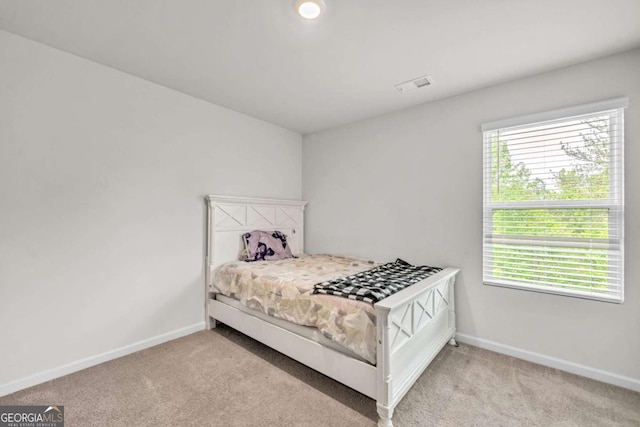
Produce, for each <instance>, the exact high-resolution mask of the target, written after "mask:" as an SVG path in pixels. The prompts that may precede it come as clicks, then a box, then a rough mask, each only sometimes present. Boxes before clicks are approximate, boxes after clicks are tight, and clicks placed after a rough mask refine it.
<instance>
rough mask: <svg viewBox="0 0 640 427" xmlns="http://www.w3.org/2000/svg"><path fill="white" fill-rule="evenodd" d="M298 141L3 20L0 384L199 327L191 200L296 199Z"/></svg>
mask: <svg viewBox="0 0 640 427" xmlns="http://www.w3.org/2000/svg"><path fill="white" fill-rule="evenodd" d="M301 150H302V149H301V136H300V135H299V134H297V133H294V132H291V131H288V130H285V129H282V128H280V127H277V126H273V125H270V124H267V123H265V122H262V121H259V120H256V119H253V118H251V117H248V116H245V115H242V114H239V113H236V112H234V111H230V110H227V109H224V108H222V107H219V106H216V105H212V104H209V103H206V102H204V101H201V100H198V99H195V98H192V97H189V96H186V95H183V94H180V93H178V92H175V91H172V90H169V89H166V88H164V87H160V86H157V85H154V84H152V83H149V82H147V81H144V80H140V79H138V78H135V77H132V76H130V75H127V74H124V73H121V72H119V71H116V70H113V69H110V68H106V67H103V66H101V65H98V64H96V63H93V62H89V61H86V60H83V59H80V58H78V57H75V56H72V55H69V54H66V53H63V52H60V51H57V50H55V49H52V48H49V47H47V46H44V45H41V44H37V43H34V42H31V41H29V40H26V39H23V38H20V37H17V36H14V35H11V34H9V33H6V32H3V31H0V348H1V350H0V391H4V392H5V393H6V392H9V391H12V390H15V389H16V388H20V387H22V386H25V385H29V383H33V382H37V381H38V380H42V379H46V378H47V375H44V376H43V375H40V376H38V374H42V373H43V372H45V373H46V371H47V370H50V369H56V368H59V367H61V366H63V365H67V364H69V363H71V364H73V363H74V362H77V361H78V360H80V359H84V358H92V357H94V356H96V355H101V354H103V353H105V352H110V351H113V350H114V349H121V348H122V347H124V346H128V345H131V344H133V343H138V342H140V341H145V340H149V339H150V338H153V337H157V336H158V335H161V334H166V333H169V334H171V333H172V332H175V331H190V330H193V328H197V327H204V300H203V298H204V277H203V271H204V269H203V268H204V267H203V264H204V262H203V256H204V240H203V239H204V234H203V227H204V200H203V196H204V195H205V194H209V193H214V194H229V195H248V196H258V197H277V198H291V199H297V198H300V195H301ZM91 360H94V361H95V360H97V359H95V358H94V359H91ZM85 364H86V363H85ZM80 365H82V364H80ZM80 365H77V366H80ZM74 366H76V365H74ZM63 371H64V370H63ZM63 371H56V372H58V373H60V372H63ZM54 374H55V373H54ZM31 375H36V377H35V378H34V377H31V379H29V376H31ZM54 376H55V375H54ZM25 378H26V380H25ZM32 380H33V381H32ZM0 394H2V393H0Z"/></svg>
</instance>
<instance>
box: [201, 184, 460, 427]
mask: <svg viewBox="0 0 640 427" xmlns="http://www.w3.org/2000/svg"><path fill="white" fill-rule="evenodd" d="M206 204H207V230H206V240H207V244H206V272H205V273H206V274H205V276H206V291H205V293H206V299H205V300H206V307H205V313H206V324H207V327H208V328H215V326H216V322H221V323H224V324H226V325H228V326H230V327H232V328H234V329H236V330H238V331H240V332H242V333H244V334H246V335H248V336H250V337H252V338H254V339H256V340H258V341H260V342H262V343H264V344H266V345H268V346H269V347H271V348H273V349H275V350H277V351H279V352H281V353H283V354H285V355H287V356H289V357H291V358H293V359H295V360H297V361H299V362H301V363H303V364H305V365H307V366H309V367H311V368H313V369H315V370H317V371H319V372H321V373H323V374H325V375H327V376H329V377H331V378H333V379H335V380H336V381H339V382H341V383H343V384H344V385H346V386H348V387H351V388H353V389H354V390H356V391H358V392H360V393H362V394H364V395H366V396H368V397H370V398H372V399H374V400H376V407H377V412H378V416H379V420H378V425H379V426H381V427H390V426H392V421H391V419H392V416H393V411H394V408H395V407H396V405H397V404H398V403H399V402H400V400H401V399H402V398H403V396H404V395H405V394H406V393H407V391H408V390H409V389H410V388H411V386H412V385H413V384H414V382H415V381H416V380H417V379H418V377H419V376H420V375H421V374H422V372H423V371H424V370H425V369H426V368H427V366H428V365H429V363H431V361H432V360H433V358H434V357H435V356H436V355H437V354H438V352H439V351H440V350H441V349H442V347H444V346H445V345H446V344H447V343H449V344H451V345H457V344H456V342H455V332H456V328H455V305H454V282H455V277H456V274H457V273H458V271H459V270H458V269H457V268H452V267H447V268H444V269H442V270H441V271H439V272H437V273H435V274H433V275H431V276H429V277H428V278H426V279H424V280H422V281H420V282H418V283H416V284H413V285H411V286H409V287H407V288H405V289H403V290H401V291H399V292H397V293H395V294H393V295H391V296H389V297H387V298H384V299H382V300H381V301H379V302H377V303H375V304H373V306H372V308H369V309H368V310H370V311H371V317H373V318H374V319H375V321H374V329H373V331H372V334H370V335H372V336H373V338H372V339H370V341H371V342H372V344H371V343H369V344H367V347H369V348H370V351H369V352H368V353H367V352H366V351H365V352H364V353H363V352H359V351H358V350H357V345H356V346H355V347H354V348H356V349H355V350H354V349H350V348H348V347H344V346H343V345H342V344H340V343H336V342H335V340H331V339H327V338H326V336H325V335H326V334H325V333H324V332H323V333H318V331H317V330H316V329H315V328H314V327H309V326H301V325H297V324H294V323H291V322H288V321H287V320H286V319H281V318H276V317H273V316H270V315H268V314H265V313H264V312H261V311H259V310H255V309H252V308H247V307H245V306H244V305H243V304H242V303H240V302H239V301H236V300H235V299H234V298H233V296H235V295H234V294H233V292H231V291H228V292H226V294H227V295H225V292H223V291H222V290H221V289H218V288H216V287H215V286H214V277H215V273H216V271H219V270H220V269H222V268H227V269H229V268H231V267H230V265H231V266H232V265H233V264H234V263H236V264H238V255H239V254H240V253H241V251H242V248H243V243H242V239H241V236H242V234H244V233H247V232H251V231H253V230H264V231H275V230H278V231H281V232H283V233H284V234H286V235H287V243H288V245H289V247H290V248H291V251H292V253H293V254H294V255H296V256H298V258H297V261H296V262H297V263H298V264H303V265H306V264H304V263H307V262H311V261H312V258H313V257H312V256H307V255H304V254H303V248H304V209H305V206H306V202H303V201H296V200H275V199H256V198H244V197H228V196H213V195H211V196H207V197H206ZM334 261H335V260H334ZM262 262H263V263H264V262H268V263H272V262H273V261H262ZM337 262H342V260H338V261H337ZM361 262H362V263H366V260H361ZM245 264H255V263H245ZM223 265H224V266H223ZM360 267H362V266H359V267H358V268H360ZM218 286H219V285H218ZM230 295H231V297H230ZM317 297H320V296H319V295H318V296H317ZM321 297H325V298H329V299H331V298H333V299H339V300H342V299H343V298H341V297H337V296H325V295H322V296H321ZM345 300H346V299H345ZM358 303H360V304H366V303H363V302H361V301H358ZM340 304H341V303H340ZM264 311H267V310H264ZM284 317H285V318H286V316H284Z"/></svg>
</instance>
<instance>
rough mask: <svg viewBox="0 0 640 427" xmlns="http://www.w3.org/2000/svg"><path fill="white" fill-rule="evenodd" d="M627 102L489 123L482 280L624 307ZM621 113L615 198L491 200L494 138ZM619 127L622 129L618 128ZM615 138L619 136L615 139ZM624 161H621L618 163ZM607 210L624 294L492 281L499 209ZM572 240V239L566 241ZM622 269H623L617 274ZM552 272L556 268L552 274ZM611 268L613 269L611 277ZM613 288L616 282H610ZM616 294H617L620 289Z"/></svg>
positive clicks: (612, 144)
mask: <svg viewBox="0 0 640 427" xmlns="http://www.w3.org/2000/svg"><path fill="white" fill-rule="evenodd" d="M628 103H629V101H628V98H626V97H624V98H615V99H609V100H606V101H601V102H595V103H590V104H583V105H578V106H573V107H569V108H562V109H558V110H552V111H545V112H542V113H536V114H530V115H525V116H519V117H514V118H509V119H505V120H499V121H494V122H489V123H485V124H483V125H482V127H481V129H482V140H483V225H482V227H483V230H482V231H483V233H482V234H483V248H482V274H483V275H482V280H483V284H485V285H489V286H498V287H506V288H513V289H521V290H527V291H534V292H541V293H547V294H555V295H562V296H569V297H575V298H585V299H591V300H597V301H604V302H613V303H623V302H624V109H625V108H627V107H628ZM613 110H615V111H617V114H619V117H618V118H617V120H614V121H612V122H611V123H612V126H611V127H610V128H609V134H610V135H611V136H610V138H609V148H610V169H609V180H610V187H609V188H610V191H615V190H616V189H617V190H618V191H616V192H615V193H614V194H612V195H610V197H609V199H607V200H598V199H577V200H573V199H569V200H537V201H523V200H518V201H511V202H494V201H492V200H491V199H492V196H493V194H492V191H493V190H492V182H493V181H492V179H493V176H492V169H493V168H492V164H493V163H492V162H493V161H494V158H493V150H492V142H491V139H492V137H493V136H492V135H493V133H494V132H496V131H500V130H506V129H509V130H512V129H513V128H517V127H533V126H536V125H542V124H545V123H551V122H554V121H560V120H570V119H571V118H573V117H576V116H582V115H596V114H598V113H604V112H608V111H613ZM616 126H617V127H616ZM613 135H615V137H613ZM616 159H619V160H616ZM614 180H619V186H616V185H613V184H614V183H613V181H614ZM598 207H601V208H607V209H608V212H609V222H608V230H609V235H612V233H611V232H612V230H616V231H618V230H619V232H620V239H619V241H618V240H616V239H613V240H615V241H612V239H610V242H609V243H608V247H611V246H614V247H615V246H616V244H617V245H619V251H620V265H619V267H616V268H615V270H616V273H618V274H619V277H620V290H619V296H618V295H610V294H607V293H602V294H597V293H593V292H586V291H579V290H574V289H564V288H561V287H555V288H554V287H552V286H549V285H543V284H537V285H536V284H531V283H525V282H517V281H507V280H502V281H499V280H496V279H495V278H494V277H493V273H492V270H493V265H494V264H493V257H488V256H487V254H488V252H487V251H488V249H487V245H488V244H492V243H493V241H494V240H495V239H494V235H493V224H494V219H493V215H494V211H495V210H496V209H508V210H516V209H545V208H553V209H557V208H568V209H577V208H598ZM614 234H615V233H614ZM565 240H566V241H569V239H568V238H567V239H565ZM618 269H619V270H618ZM549 271H552V270H549ZM611 271H612V268H609V272H610V274H611ZM607 283H608V284H609V285H611V284H612V281H611V279H609V280H608V281H607ZM616 292H617V290H616Z"/></svg>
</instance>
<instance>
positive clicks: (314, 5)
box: [296, 0, 324, 19]
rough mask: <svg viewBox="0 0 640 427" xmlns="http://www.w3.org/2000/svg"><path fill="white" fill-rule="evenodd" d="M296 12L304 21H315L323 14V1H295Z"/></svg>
mask: <svg viewBox="0 0 640 427" xmlns="http://www.w3.org/2000/svg"><path fill="white" fill-rule="evenodd" d="M296 12H298V15H300V16H302V17H303V18H304V19H316V18H317V17H319V16H320V15H322V12H324V1H323V0H297V1H296Z"/></svg>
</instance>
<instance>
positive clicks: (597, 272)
mask: <svg viewBox="0 0 640 427" xmlns="http://www.w3.org/2000/svg"><path fill="white" fill-rule="evenodd" d="M626 106H627V100H626V98H622V99H615V100H609V101H604V102H600V103H595V104H589V105H582V106H578V107H572V108H568V109H563V110H556V111H551V112H546V113H541V114H536V115H532V116H527V117H520V118H515V119H509V120H505V121H500V122H494V123H488V124H485V125H483V127H482V130H483V136H484V223H483V236H484V237H483V238H484V241H483V281H484V283H485V284H489V285H498V286H507V287H514V288H523V289H528V290H535V291H541V292H549V293H556V294H563V295H570V296H576V297H583V298H591V299H598V300H605V301H612V302H622V301H623V299H624V293H623V261H624V251H623V234H624V233H623V218H624V209H623V208H624V188H623V183H624V182H623V166H624V162H623V152H624V150H623V140H624V135H623V131H624V117H623V115H624V108H625V107H626Z"/></svg>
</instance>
